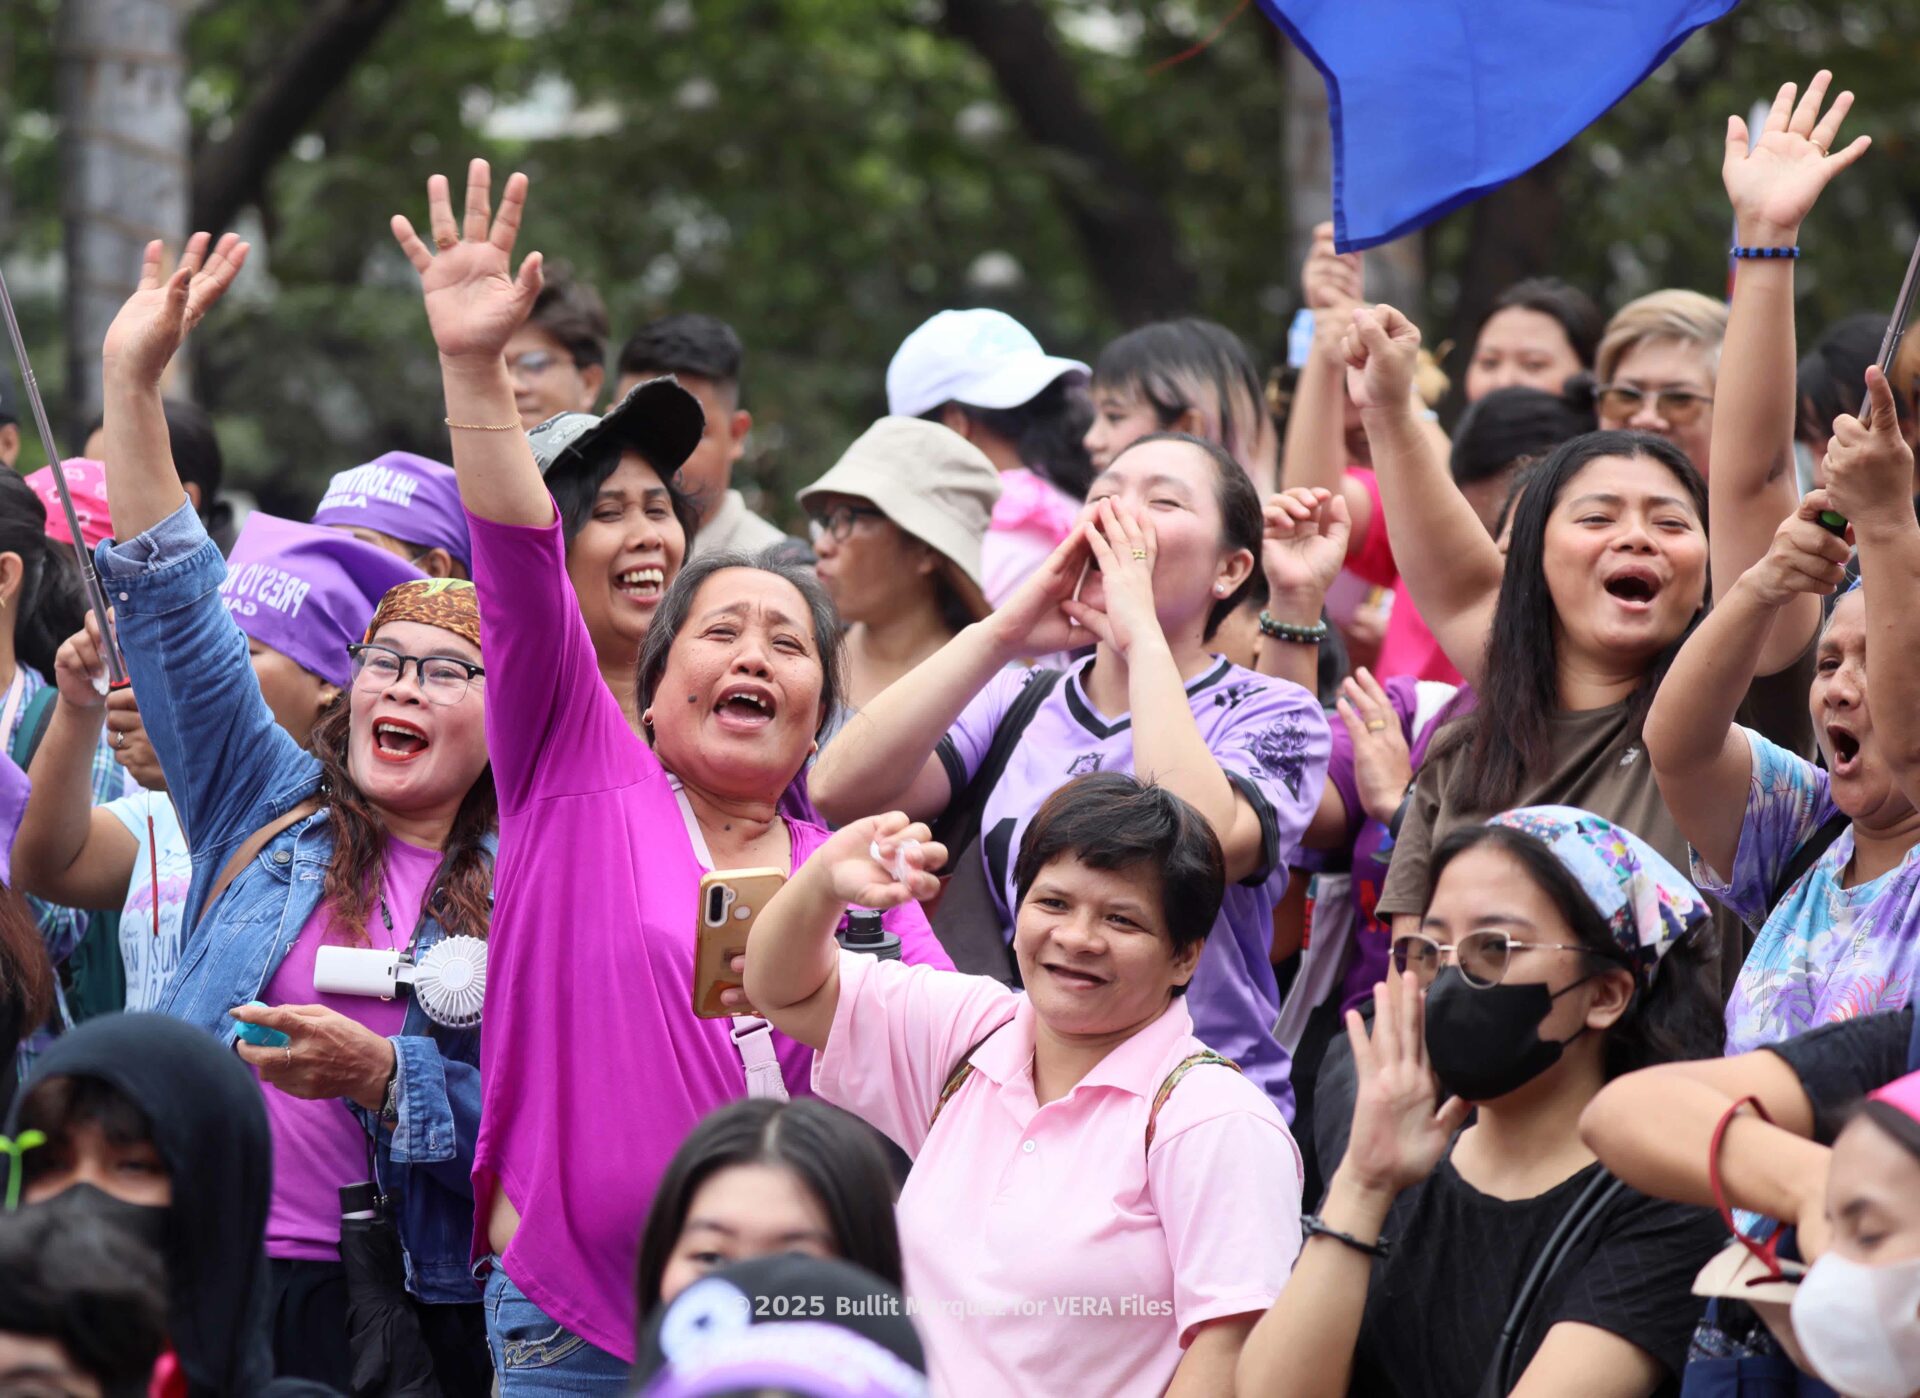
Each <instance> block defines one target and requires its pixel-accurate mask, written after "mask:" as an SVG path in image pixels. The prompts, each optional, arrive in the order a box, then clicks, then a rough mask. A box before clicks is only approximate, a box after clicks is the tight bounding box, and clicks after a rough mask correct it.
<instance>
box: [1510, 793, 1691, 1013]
mask: <svg viewBox="0 0 1920 1398" xmlns="http://www.w3.org/2000/svg"><path fill="white" fill-rule="evenodd" d="M1487 824H1489V825H1504V826H1507V827H1508V828H1510V829H1513V830H1518V831H1520V832H1521V833H1522V834H1523V835H1531V836H1533V838H1534V839H1536V840H1538V841H1540V843H1541V844H1543V845H1545V846H1546V847H1547V849H1548V850H1549V851H1550V852H1551V853H1552V854H1553V857H1554V858H1555V859H1557V860H1559V861H1560V863H1561V865H1562V866H1563V867H1564V868H1565V869H1566V871H1567V872H1568V873H1569V874H1572V875H1573V880H1574V882H1575V883H1577V884H1579V885H1580V891H1581V892H1583V893H1585V894H1586V895H1587V897H1588V898H1589V899H1591V900H1592V902H1593V906H1594V907H1595V908H1597V909H1598V910H1599V912H1600V916H1601V917H1602V918H1604V919H1605V920H1606V924H1607V929H1608V930H1609V931H1610V932H1612V933H1613V939H1614V940H1615V941H1616V942H1618V943H1619V944H1620V949H1621V950H1622V951H1624V952H1625V953H1626V954H1627V957H1628V959H1629V960H1631V961H1632V962H1633V965H1634V968H1635V970H1636V971H1637V972H1638V973H1639V976H1640V980H1641V983H1642V984H1647V983H1649V982H1651V981H1652V979H1653V972H1654V968H1655V967H1657V966H1658V965H1659V964H1660V958H1661V957H1663V956H1665V955H1666V954H1667V953H1668V952H1669V951H1671V950H1672V949H1673V945H1674V943H1675V942H1677V941H1679V940H1680V938H1681V937H1683V936H1685V935H1686V934H1687V933H1688V932H1690V931H1691V930H1692V929H1693V928H1694V927H1696V926H1698V925H1699V924H1700V923H1703V922H1705V921H1706V920H1707V919H1708V918H1709V917H1711V916H1712V915H1713V914H1712V911H1711V910H1710V909H1709V908H1708V906H1707V902H1706V900H1705V899H1704V898H1702V897H1701V896H1700V894H1699V892H1698V891H1697V890H1696V889H1695V888H1694V886H1693V885H1692V884H1691V883H1689V882H1688V881H1687V879H1686V876H1685V875H1683V874H1682V873H1681V872H1680V871H1679V870H1678V869H1676V868H1674V867H1673V865H1671V864H1669V863H1668V862H1667V861H1666V860H1665V859H1664V858H1663V857H1662V856H1661V855H1660V853H1659V851H1657V850H1655V849H1654V848H1653V846H1651V845H1649V844H1648V843H1647V842H1646V841H1645V840H1643V839H1641V838H1640V837H1639V836H1638V835H1636V834H1634V833H1633V832H1632V831H1630V830H1624V829H1622V828H1621V827H1620V826H1618V825H1615V824H1614V823H1613V822H1612V821H1610V820H1605V819H1603V818H1602V817H1600V816H1597V815H1595V814H1594V813H1593V812H1592V811H1583V810H1581V809H1579V808H1578V807H1577V806H1526V807H1523V808H1521V809H1520V810H1517V811H1507V812H1505V813H1503V814H1501V815H1497V816H1495V817H1494V818H1493V819H1492V820H1490V821H1488V822H1487Z"/></svg>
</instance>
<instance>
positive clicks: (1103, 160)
mask: <svg viewBox="0 0 1920 1398" xmlns="http://www.w3.org/2000/svg"><path fill="white" fill-rule="evenodd" d="M946 25H947V29H948V31H949V32H950V33H952V34H953V35H954V36H955V37H956V38H958V39H960V40H961V41H963V42H964V43H966V44H968V45H970V46H971V47H972V48H973V50H974V51H975V52H976V53H978V54H979V55H980V57H981V58H982V59H984V60H985V61H986V64H987V67H988V68H990V69H992V71H993V76H994V79H995V81H996V82H997V83H998V84H999V86H1000V91H1001V93H1002V94H1003V95H1004V96H1005V97H1006V99H1007V104H1008V105H1009V106H1011V107H1012V108H1013V110H1014V114H1015V115H1016V116H1017V117H1018V118H1019V121H1020V125H1021V128H1022V129H1023V130H1024V131H1025V132H1026V133H1027V135H1028V137H1029V138H1031V139H1032V141H1033V142H1034V144H1035V145H1037V146H1040V147H1042V148H1043V149H1045V150H1048V151H1050V152H1052V153H1054V154H1056V155H1058V156H1061V157H1063V159H1062V160H1061V161H1060V165H1061V167H1062V170H1061V172H1060V173H1057V174H1055V175H1054V177H1053V187H1054V194H1055V197H1056V198H1058V199H1059V200H1060V203H1061V205H1062V206H1063V208H1064V209H1065V210H1066V214H1067V218H1068V219H1069V221H1070V222H1071V223H1072V224H1073V229H1074V232H1075V233H1076V234H1077V235H1078V237H1079V239H1080V244H1081V246H1082V248H1084V249H1085V251H1086V255H1087V261H1088V264H1089V265H1090V266H1091V268H1092V270H1093V274H1094V278H1095V280H1096V281H1097V282H1098V283H1099V284H1100V287H1101V289H1102V290H1104V291H1105V292H1106V295H1107V299H1108V301H1110V302H1111V303H1112V305H1113V308H1114V310H1115V312H1116V313H1117V314H1118V315H1119V316H1120V318H1121V319H1122V320H1124V321H1126V322H1127V323H1128V324H1129V325H1136V324H1139V323H1140V322H1142V321H1147V320H1157V319H1162V318H1164V317H1167V316H1174V315H1182V314H1185V313H1186V312H1188V311H1190V310H1192V308H1193V299H1194V294H1195V288H1196V284H1195V281H1194V276H1193V271H1192V269H1191V268H1190V267H1188V266H1187V263H1186V259H1185V257H1184V256H1183V255H1182V252H1181V248H1180V235H1179V233H1178V231H1177V230H1176V229H1175V228H1174V224H1173V220H1172V219H1171V218H1170V217H1168V215H1167V211H1166V209H1165V208H1164V207H1163V206H1162V205H1161V203H1160V201H1159V199H1158V198H1157V197H1156V195H1155V194H1154V192H1153V190H1152V189H1151V188H1150V187H1149V185H1148V184H1147V182H1146V181H1145V180H1144V179H1142V178H1141V176H1140V173H1139V172H1138V171H1137V170H1135V169H1134V168H1133V166H1132V164H1131V163H1130V162H1129V161H1128V160H1127V159H1126V157H1125V156H1124V155H1123V154H1122V153H1121V151H1120V150H1119V148H1118V147H1117V146H1115V145H1114V143H1113V141H1112V139H1111V137H1109V136H1108V134H1107V131H1106V128H1105V127H1103V126H1102V125H1101V124H1100V120H1099V118H1098V117H1096V116H1095V115H1094V114H1093V113H1092V112H1091V111H1090V110H1089V109H1088V107H1087V104H1086V102H1085V101H1084V100H1082V98H1081V96H1080V87H1079V83H1078V82H1077V81H1076V80H1075V77H1074V73H1073V67H1072V65H1071V64H1070V63H1068V61H1067V58H1066V55H1065V54H1063V53H1062V52H1061V51H1060V46H1059V45H1058V44H1057V43H1056V42H1054V37H1053V30H1052V27H1051V26H1050V24H1049V23H1048V20H1047V16H1046V14H1045V12H1044V11H1043V10H1041V9H1040V7H1039V6H1038V5H1036V4H1034V3H1033V0H947V5H946Z"/></svg>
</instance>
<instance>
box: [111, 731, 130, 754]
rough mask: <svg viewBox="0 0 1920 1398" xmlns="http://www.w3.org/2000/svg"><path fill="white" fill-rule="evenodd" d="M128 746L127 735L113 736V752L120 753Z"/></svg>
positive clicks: (117, 734)
mask: <svg viewBox="0 0 1920 1398" xmlns="http://www.w3.org/2000/svg"><path fill="white" fill-rule="evenodd" d="M126 745H127V735H126V734H125V733H115V734H114V735H113V750H114V751H115V752H118V751H120V749H121V748H123V747H125V746H126Z"/></svg>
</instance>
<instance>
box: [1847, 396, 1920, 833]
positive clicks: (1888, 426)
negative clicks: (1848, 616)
mask: <svg viewBox="0 0 1920 1398" xmlns="http://www.w3.org/2000/svg"><path fill="white" fill-rule="evenodd" d="M1867 391H1868V393H1869V394H1870V396H1871V398H1872V402H1873V408H1872V412H1871V413H1870V414H1869V418H1868V421H1867V422H1866V423H1862V422H1861V421H1860V420H1859V419H1858V418H1853V417H1841V418H1838V419H1836V420H1835V422H1834V424H1833V445H1832V446H1831V447H1829V448H1828V450H1827V490H1828V492H1829V493H1830V494H1831V495H1832V497H1833V507H1834V508H1835V509H1836V510H1838V511H1840V512H1841V513H1842V514H1844V515H1845V516H1846V517H1847V518H1848V519H1849V520H1851V521H1852V522H1853V533H1854V537H1855V538H1856V539H1858V540H1859V543H1860V582H1861V588H1862V590H1863V591H1864V592H1865V593H1866V602H1867V654H1868V656H1869V657H1870V658H1871V660H1872V663H1871V664H1870V665H1869V666H1868V667H1867V704H1868V707H1869V708H1870V709H1871V710H1872V713H1873V732H1874V737H1875V739H1876V740H1877V742H1878V744H1879V747H1880V751H1881V752H1882V753H1883V754H1884V755H1885V757H1886V759H1887V762H1888V763H1889V765H1891V767H1892V768H1893V779H1894V781H1895V782H1896V783H1897V784H1898V785H1899V787H1900V791H1901V794H1902V795H1904V796H1905V797H1906V798H1907V799H1908V800H1909V801H1915V802H1917V803H1920V646H1916V645H1914V643H1913V635H1914V618H1915V617H1920V522H1916V521H1915V519H1914V512H1913V452H1912V451H1911V450H1910V449H1909V448H1908V446H1907V444H1906V441H1905V440H1904V439H1903V438H1902V437H1901V435H1900V424H1899V422H1898V421H1897V420H1896V419H1895V416H1894V403H1893V388H1892V386H1891V385H1890V384H1888V382H1887V379H1886V375H1884V374H1882V373H1881V372H1880V370H1879V369H1878V368H1870V369H1868V370H1867Z"/></svg>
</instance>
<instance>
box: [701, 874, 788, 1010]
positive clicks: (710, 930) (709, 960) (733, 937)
mask: <svg viewBox="0 0 1920 1398" xmlns="http://www.w3.org/2000/svg"><path fill="white" fill-rule="evenodd" d="M786 881H787V876H786V875H785V874H783V873H781V872H780V871H779V870H778V869H716V870H714V871H713V872H712V873H711V874H708V875H706V876H705V877H703V878H702V879H701V880H700V910H699V912H698V913H697V914H696V917H695V921H696V923H697V926H696V928H695V932H694V953H693V1012H694V1013H695V1014H696V1015H698V1016H700V1018H702V1019H729V1018H731V1017H732V1016H733V1015H735V1014H737V1013H743V1012H742V1011H736V1010H730V1009H728V1008H726V1007H725V1006H724V1005H722V1004H721V1003H720V992H721V991H723V990H738V989H739V988H740V978H739V977H738V976H736V975H735V974H734V972H733V959H734V958H735V957H736V956H744V955H745V954H746V950H747V934H748V933H749V932H751V931H752V930H753V923H754V919H755V918H757V917H759V916H760V910H761V909H762V908H764V907H766V905H767V901H768V900H769V899H770V898H772V897H773V895H774V894H776V893H778V892H779V891H780V887H781V885H782V884H784V883H786Z"/></svg>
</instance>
